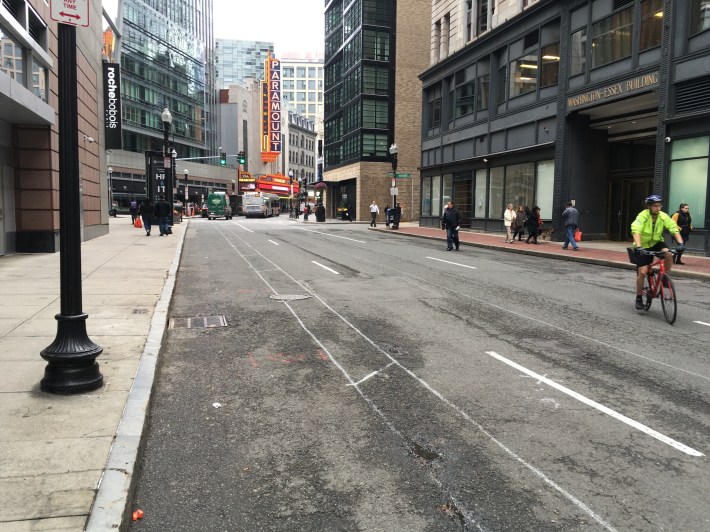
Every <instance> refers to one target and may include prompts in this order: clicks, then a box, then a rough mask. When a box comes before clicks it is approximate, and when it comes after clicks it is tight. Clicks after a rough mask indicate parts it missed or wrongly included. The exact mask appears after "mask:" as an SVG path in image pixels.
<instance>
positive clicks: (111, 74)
mask: <svg viewBox="0 0 710 532" xmlns="http://www.w3.org/2000/svg"><path fill="white" fill-rule="evenodd" d="M103 69H104V139H105V140H104V142H105V145H106V149H107V150H111V149H118V150H120V149H121V148H122V147H123V143H122V139H121V69H120V65H119V64H118V63H104V64H103Z"/></svg>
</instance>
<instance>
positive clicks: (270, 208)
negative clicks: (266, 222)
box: [242, 192, 280, 218]
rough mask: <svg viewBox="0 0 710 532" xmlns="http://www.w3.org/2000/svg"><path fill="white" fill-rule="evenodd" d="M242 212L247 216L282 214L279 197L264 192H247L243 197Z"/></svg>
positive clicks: (266, 216)
mask: <svg viewBox="0 0 710 532" xmlns="http://www.w3.org/2000/svg"><path fill="white" fill-rule="evenodd" d="M242 212H243V213H244V216H246V217H247V218H249V217H254V216H260V217H262V218H268V217H269V216H278V215H279V214H280V207H279V197H278V196H277V195H276V194H268V193H264V192H245V193H244V196H243V197H242Z"/></svg>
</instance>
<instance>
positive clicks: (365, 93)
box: [324, 0, 396, 168]
mask: <svg viewBox="0 0 710 532" xmlns="http://www.w3.org/2000/svg"><path fill="white" fill-rule="evenodd" d="M395 21H396V16H395V3H394V2H391V1H382V0H332V1H331V2H328V3H327V6H326V11H325V111H324V113H325V116H324V129H325V145H324V159H325V166H326V168H333V167H337V166H340V165H343V164H348V163H350V162H354V161H387V160H388V157H389V155H388V148H389V145H390V143H391V141H392V137H393V117H394V98H393V96H394V42H395V37H394V35H395V33H394V29H395Z"/></svg>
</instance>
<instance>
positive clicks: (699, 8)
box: [690, 0, 710, 33]
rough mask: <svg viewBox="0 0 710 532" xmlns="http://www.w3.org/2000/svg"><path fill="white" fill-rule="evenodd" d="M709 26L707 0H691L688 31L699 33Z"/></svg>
mask: <svg viewBox="0 0 710 532" xmlns="http://www.w3.org/2000/svg"><path fill="white" fill-rule="evenodd" d="M708 28H710V2H708V0H691V3H690V32H691V33H699V32H701V31H705V30H707V29H708Z"/></svg>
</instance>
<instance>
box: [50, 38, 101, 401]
mask: <svg viewBox="0 0 710 532" xmlns="http://www.w3.org/2000/svg"><path fill="white" fill-rule="evenodd" d="M58 26H59V28H58V32H59V39H58V40H59V45H58V56H59V61H58V64H59V66H58V74H59V87H58V88H59V99H58V104H59V105H58V111H59V251H60V253H59V282H60V301H61V305H60V313H59V314H57V315H56V316H55V319H56V320H57V336H56V337H55V339H54V342H52V343H51V344H50V345H49V346H47V347H45V348H44V349H43V350H42V352H41V353H40V354H41V356H42V358H43V359H44V360H46V361H47V366H46V367H45V368H44V378H43V379H42V380H41V381H40V388H41V390H42V391H43V392H49V393H56V394H64V395H69V394H77V393H84V392H88V391H92V390H96V389H97V388H100V387H101V386H102V385H103V382H104V377H103V375H101V371H100V370H99V364H98V362H96V357H98V356H99V355H100V354H101V352H102V351H103V348H102V347H101V346H99V345H96V344H95V343H94V342H92V341H91V340H90V339H89V336H88V335H87V333H86V319H87V318H88V317H89V316H88V315H87V314H85V313H84V312H82V290H81V218H80V211H81V204H80V200H79V138H78V136H79V110H78V102H77V99H76V92H77V61H76V28H75V27H74V26H70V25H68V24H59V25H58Z"/></svg>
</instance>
